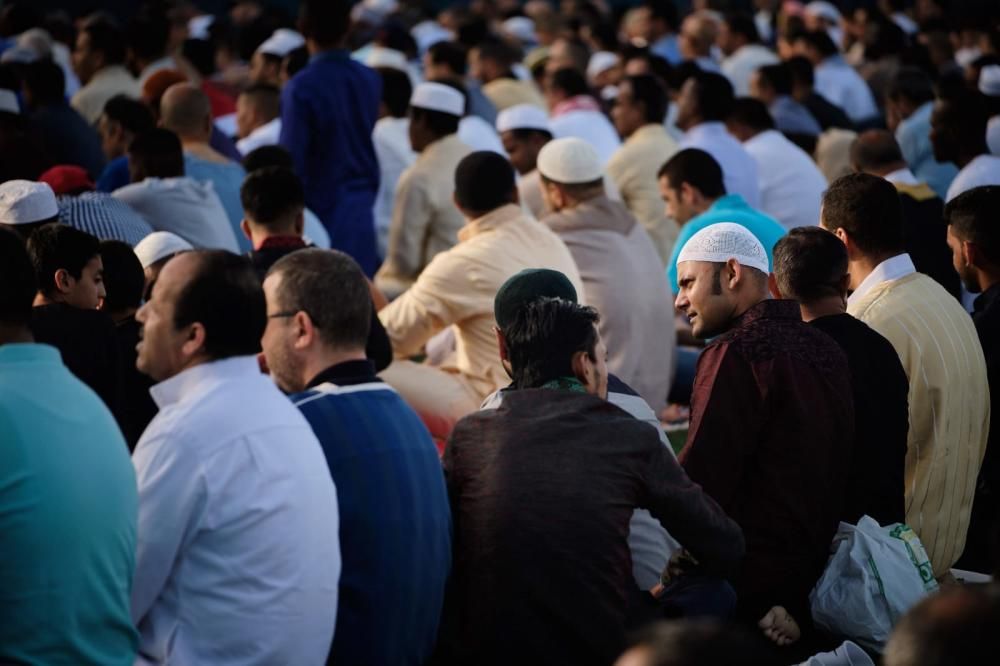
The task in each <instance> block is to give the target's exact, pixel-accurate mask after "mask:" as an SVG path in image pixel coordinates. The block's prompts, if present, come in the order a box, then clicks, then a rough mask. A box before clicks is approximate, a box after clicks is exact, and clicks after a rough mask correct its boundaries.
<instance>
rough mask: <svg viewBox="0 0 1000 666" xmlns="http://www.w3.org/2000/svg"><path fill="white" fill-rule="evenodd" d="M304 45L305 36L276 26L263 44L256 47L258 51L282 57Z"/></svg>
mask: <svg viewBox="0 0 1000 666" xmlns="http://www.w3.org/2000/svg"><path fill="white" fill-rule="evenodd" d="M305 45H306V38H305V37H303V36H302V35H300V34H299V33H297V32H295V31H294V30H289V29H288V28H278V29H277V30H275V31H274V34H272V35H271V36H270V37H268V38H267V39H266V40H265V41H264V43H263V44H261V45H260V46H258V47H257V52H258V53H265V54H267V55H273V56H278V57H279V58H284V57H285V56H286V55H288V54H289V53H291V52H292V51H294V50H295V49H297V48H299V47H300V46H305Z"/></svg>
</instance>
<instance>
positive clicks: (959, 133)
mask: <svg viewBox="0 0 1000 666" xmlns="http://www.w3.org/2000/svg"><path fill="white" fill-rule="evenodd" d="M934 114H935V116H936V117H937V118H938V120H939V121H940V122H941V124H942V125H945V126H947V128H948V129H949V130H950V131H951V132H953V133H954V136H955V138H956V140H957V141H958V142H959V144H960V145H961V146H962V147H963V148H966V149H975V150H977V151H979V150H982V151H983V152H985V148H986V125H987V123H988V122H989V111H988V110H987V105H986V96H985V95H983V94H982V93H980V92H979V91H978V90H969V91H965V90H962V91H959V92H957V93H956V94H955V95H953V96H948V97H941V98H940V99H939V100H938V103H937V105H936V108H935V109H934Z"/></svg>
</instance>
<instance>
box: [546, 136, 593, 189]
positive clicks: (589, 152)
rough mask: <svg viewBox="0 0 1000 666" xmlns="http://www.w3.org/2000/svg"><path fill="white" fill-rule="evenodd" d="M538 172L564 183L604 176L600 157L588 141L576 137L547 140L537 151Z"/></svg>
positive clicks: (582, 181)
mask: <svg viewBox="0 0 1000 666" xmlns="http://www.w3.org/2000/svg"><path fill="white" fill-rule="evenodd" d="M538 172H539V173H540V174H542V175H543V176H545V177H546V178H547V179H548V180H551V181H554V182H556V183H562V184H564V185H574V184H579V183H593V182H594V181H597V180H601V179H602V178H603V177H604V171H603V169H601V158H600V157H598V156H597V151H595V150H594V149H593V148H592V147H591V145H590V144H589V143H587V142H586V141H584V140H583V139H577V138H576V137H566V138H564V139H556V140H554V141H549V142H548V143H547V144H545V145H544V146H543V147H542V149H541V150H540V151H539V152H538Z"/></svg>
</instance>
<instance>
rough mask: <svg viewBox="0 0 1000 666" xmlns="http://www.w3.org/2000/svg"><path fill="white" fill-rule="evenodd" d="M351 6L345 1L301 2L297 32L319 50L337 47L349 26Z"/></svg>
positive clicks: (311, 0) (304, 0)
mask: <svg viewBox="0 0 1000 666" xmlns="http://www.w3.org/2000/svg"><path fill="white" fill-rule="evenodd" d="M351 4H352V3H351V2H348V1H347V0H302V2H301V3H299V32H301V33H302V35H303V36H304V37H305V38H306V39H310V40H312V41H313V42H315V43H316V45H317V46H319V47H320V48H333V47H335V46H338V45H339V44H340V42H341V41H342V40H343V39H344V36H345V35H346V34H347V29H348V27H350V24H351Z"/></svg>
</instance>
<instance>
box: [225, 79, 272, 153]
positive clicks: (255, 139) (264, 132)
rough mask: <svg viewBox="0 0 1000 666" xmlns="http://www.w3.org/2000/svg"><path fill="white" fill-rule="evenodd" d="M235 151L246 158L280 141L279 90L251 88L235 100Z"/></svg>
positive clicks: (261, 87) (261, 85)
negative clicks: (237, 138)
mask: <svg viewBox="0 0 1000 666" xmlns="http://www.w3.org/2000/svg"><path fill="white" fill-rule="evenodd" d="M236 133H237V136H238V137H240V140H239V141H237V142H236V149H237V150H239V151H240V153H241V154H242V155H243V156H244V157H245V156H247V155H249V154H250V153H251V152H253V151H254V150H256V149H257V148H260V147H261V146H274V145H276V144H277V143H278V139H280V138H281V90H279V89H278V88H276V87H275V86H269V85H266V84H257V85H253V86H250V87H249V88H247V89H246V90H244V91H243V92H242V93H240V96H239V97H238V98H237V100H236Z"/></svg>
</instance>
